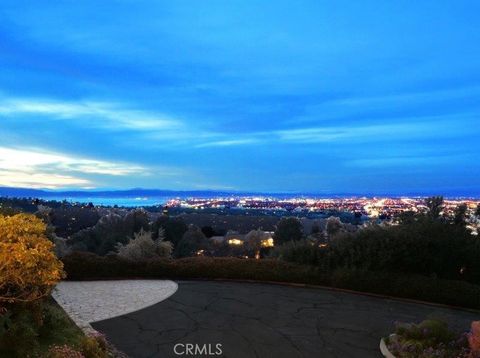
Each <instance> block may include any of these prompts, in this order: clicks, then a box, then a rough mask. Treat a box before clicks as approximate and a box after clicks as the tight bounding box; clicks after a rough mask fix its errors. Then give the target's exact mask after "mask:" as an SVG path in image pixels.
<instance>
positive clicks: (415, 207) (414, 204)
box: [166, 197, 480, 219]
mask: <svg viewBox="0 0 480 358" xmlns="http://www.w3.org/2000/svg"><path fill="white" fill-rule="evenodd" d="M460 204H466V205H467V208H468V210H469V211H471V212H472V213H473V211H475V210H476V209H477V207H478V205H479V204H480V200H479V199H464V198H459V199H445V206H444V215H445V216H448V217H449V216H452V215H453V213H454V210H455V208H456V207H457V206H458V205H460ZM166 205H167V207H169V208H190V209H199V210H203V209H249V210H251V209H258V210H271V211H273V212H275V211H279V212H292V213H309V212H312V213H322V212H328V211H338V212H350V213H353V214H356V215H357V216H367V217H370V218H385V219H388V218H392V217H394V216H396V215H398V214H400V213H402V212H406V211H413V212H422V211H424V210H426V206H425V203H424V198H420V197H415V198H408V197H404V198H385V197H383V198H377V197H373V198H367V197H361V198H357V197H354V198H329V199H326V198H321V199H316V198H287V199H278V198H275V197H227V198H187V199H171V200H168V202H167V203H166Z"/></svg>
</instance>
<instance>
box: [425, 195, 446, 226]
mask: <svg viewBox="0 0 480 358" xmlns="http://www.w3.org/2000/svg"><path fill="white" fill-rule="evenodd" d="M425 205H426V207H427V209H428V211H427V216H428V217H430V218H431V219H433V220H437V219H438V218H440V214H441V213H442V210H443V196H431V197H429V198H426V199H425Z"/></svg>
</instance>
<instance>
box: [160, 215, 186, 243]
mask: <svg viewBox="0 0 480 358" xmlns="http://www.w3.org/2000/svg"><path fill="white" fill-rule="evenodd" d="M160 228H163V230H164V232H165V240H166V241H170V242H171V243H173V245H174V246H176V245H177V244H178V243H179V242H180V240H182V238H183V235H184V234H185V232H186V231H187V229H188V226H187V224H185V222H184V221H183V220H182V219H181V218H172V217H168V216H166V215H162V216H160V217H159V218H158V219H157V220H155V222H154V223H153V225H152V232H153V238H154V239H156V233H157V232H158V229H160Z"/></svg>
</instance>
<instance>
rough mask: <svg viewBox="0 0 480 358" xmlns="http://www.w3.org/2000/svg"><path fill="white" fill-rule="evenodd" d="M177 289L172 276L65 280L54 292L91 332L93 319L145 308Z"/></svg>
mask: <svg viewBox="0 0 480 358" xmlns="http://www.w3.org/2000/svg"><path fill="white" fill-rule="evenodd" d="M177 289H178V285H177V284H176V283H175V282H173V281H169V280H115V281H62V282H60V283H59V284H58V285H57V286H56V287H55V289H54V291H53V292H52V296H53V298H54V299H55V300H56V301H57V302H58V304H59V305H60V306H62V308H63V309H64V310H65V312H66V313H67V314H68V315H69V316H70V317H71V318H72V320H73V321H74V322H75V323H76V324H77V325H78V326H79V327H80V328H81V329H83V330H84V331H86V332H92V331H94V330H93V329H92V327H91V325H90V323H92V322H96V321H100V320H105V319H109V318H113V317H117V316H121V315H125V314H128V313H131V312H134V311H138V310H141V309H144V308H146V307H148V306H151V305H154V304H156V303H158V302H160V301H163V300H165V299H167V298H168V297H170V296H171V295H173V294H174V293H175V292H176V291H177Z"/></svg>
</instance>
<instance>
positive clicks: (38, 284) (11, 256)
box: [0, 214, 64, 304]
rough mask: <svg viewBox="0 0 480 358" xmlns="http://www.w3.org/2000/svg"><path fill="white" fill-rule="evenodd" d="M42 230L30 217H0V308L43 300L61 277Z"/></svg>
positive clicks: (38, 221)
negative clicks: (16, 303) (9, 304)
mask: <svg viewBox="0 0 480 358" xmlns="http://www.w3.org/2000/svg"><path fill="white" fill-rule="evenodd" d="M45 230H46V225H45V224H44V223H43V222H42V221H41V220H40V219H38V218H37V217H35V216H33V215H30V214H17V215H14V216H0V304H1V303H2V302H3V303H5V302H8V303H15V302H28V301H34V300H37V299H39V298H41V297H45V296H47V295H49V294H50V292H51V290H52V288H53V287H54V286H55V284H56V283H57V282H58V281H59V280H60V279H61V278H62V277H63V275H64V273H63V271H62V262H61V261H59V260H58V259H57V258H56V256H55V253H54V251H53V244H52V243H51V242H50V241H49V240H48V239H47V237H46V236H45Z"/></svg>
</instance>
